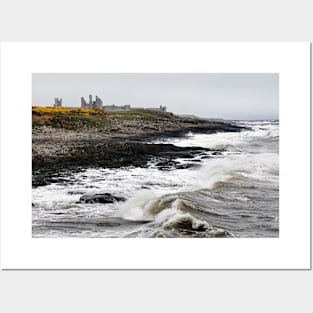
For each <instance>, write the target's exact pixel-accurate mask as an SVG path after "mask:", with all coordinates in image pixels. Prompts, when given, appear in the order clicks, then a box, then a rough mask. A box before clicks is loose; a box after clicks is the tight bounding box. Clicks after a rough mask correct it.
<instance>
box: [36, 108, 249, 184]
mask: <svg viewBox="0 0 313 313" xmlns="http://www.w3.org/2000/svg"><path fill="white" fill-rule="evenodd" d="M150 113H151V112H150ZM151 114H152V113H151ZM152 116H153V119H149V120H144V119H142V118H140V115H138V116H137V117H136V119H134V120H127V119H119V120H117V119H115V120H113V122H111V123H110V125H109V127H105V128H103V127H80V128H79V127H78V128H76V129H75V130H73V129H68V128H66V125H62V124H61V125H60V127H58V128H53V127H51V126H49V125H48V126H47V125H43V126H40V127H33V131H32V174H33V175H32V184H33V187H37V186H42V185H46V184H49V183H51V182H58V181H60V180H61V181H62V178H61V177H62V174H65V173H67V175H68V172H69V171H77V170H81V169H83V168H87V167H104V168H105V167H107V168H119V167H122V166H135V167H138V166H139V167H144V166H146V164H147V162H148V161H149V160H151V159H152V158H158V159H159V160H160V161H161V162H160V167H166V166H168V165H169V164H172V165H173V164H174V165H175V166H176V168H179V166H180V165H179V164H175V161H174V160H173V159H175V158H177V157H184V158H192V157H193V156H194V155H196V154H201V153H203V152H205V151H207V149H204V148H201V147H193V148H191V147H184V148H183V147H176V146H174V145H170V144H154V143H151V141H153V140H160V139H165V138H170V137H182V136H185V135H186V134H188V133H189V132H193V133H207V134H208V133H216V132H239V131H241V130H243V129H245V128H244V127H240V126H237V125H234V124H231V123H229V122H224V121H213V120H212V121H209V120H204V119H194V118H186V117H178V116H175V115H172V114H158V113H153V114H152ZM76 123H77V121H76ZM79 123H80V121H79ZM78 126H79V125H78ZM101 126H102V125H101ZM217 153H218V151H217Z"/></svg>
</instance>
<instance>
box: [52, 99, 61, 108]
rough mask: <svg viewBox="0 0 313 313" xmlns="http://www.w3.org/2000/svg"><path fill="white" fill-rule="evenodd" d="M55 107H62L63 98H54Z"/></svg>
mask: <svg viewBox="0 0 313 313" xmlns="http://www.w3.org/2000/svg"><path fill="white" fill-rule="evenodd" d="M54 107H55V108H60V107H62V98H60V99H59V98H54Z"/></svg>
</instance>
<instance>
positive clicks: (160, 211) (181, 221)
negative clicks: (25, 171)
mask: <svg viewBox="0 0 313 313" xmlns="http://www.w3.org/2000/svg"><path fill="white" fill-rule="evenodd" d="M241 125H244V126H248V127H250V128H251V130H249V131H243V132H240V133H216V134H199V135H198V134H191V133H190V134H188V136H187V137H185V138H179V139H171V140H168V141H167V142H170V143H173V144H176V145H180V146H193V145H194V146H202V147H205V148H211V149H214V148H217V147H218V148H221V147H223V149H224V150H218V151H216V152H217V153H215V152H214V150H213V151H208V152H207V154H206V155H199V156H196V157H194V158H193V159H190V158H189V159H183V158H177V159H176V160H175V161H178V162H180V163H181V164H185V163H192V162H194V163H195V164H198V167H191V168H181V169H176V168H175V167H173V168H169V169H167V170H160V169H159V168H157V167H156V166H154V163H155V162H158V160H155V161H154V160H151V162H150V163H149V166H148V167H145V168H134V167H125V168H119V169H108V168H106V169H86V170H84V171H82V172H78V173H71V175H70V176H69V178H68V181H67V182H66V183H56V184H51V185H48V186H42V187H38V188H36V189H33V210H32V212H33V236H34V237H109V238H116V237H122V238H124V237H135V238H138V237H165V238H170V237H179V238H181V237H189V238H190V237H229V236H234V237H250V238H251V237H262V238H264V237H278V235H279V159H278V153H279V149H278V147H279V145H278V141H279V137H278V126H279V125H278V123H277V122H270V121H264V122H260V121H256V122H243V123H241ZM101 193H103V194H105V193H110V194H112V195H113V196H116V197H122V198H125V199H127V200H126V201H125V202H114V203H108V204H103V203H79V201H78V200H79V198H80V197H81V196H82V195H85V194H101ZM55 194H58V198H57V199H56V198H55Z"/></svg>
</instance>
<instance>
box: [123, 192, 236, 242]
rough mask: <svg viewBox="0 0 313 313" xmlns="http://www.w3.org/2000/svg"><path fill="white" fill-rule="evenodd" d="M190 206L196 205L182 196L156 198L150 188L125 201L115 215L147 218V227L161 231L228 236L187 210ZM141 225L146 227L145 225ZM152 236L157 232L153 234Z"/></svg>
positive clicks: (142, 219)
mask: <svg viewBox="0 0 313 313" xmlns="http://www.w3.org/2000/svg"><path fill="white" fill-rule="evenodd" d="M190 209H193V210H196V209H197V208H196V206H195V205H193V204H192V203H191V202H190V201H187V200H185V199H181V198H180V197H179V194H171V195H164V196H159V197H158V196H156V195H155V194H154V193H153V192H152V191H147V190H144V191H139V192H138V193H137V194H136V195H135V196H134V197H132V198H131V199H129V200H128V201H126V203H125V204H124V205H123V206H122V207H121V208H120V210H119V213H118V216H119V217H122V218H123V219H126V220H131V221H150V222H151V224H150V226H154V227H153V229H156V228H159V229H161V232H164V231H181V232H188V231H189V232H193V233H197V232H201V233H202V234H201V235H200V236H201V237H202V236H203V237H224V236H230V234H229V233H228V232H227V231H226V230H224V229H221V228H218V227H214V226H213V225H211V224H209V223H208V222H206V221H204V220H201V219H198V218H196V217H195V216H193V215H192V214H191V213H190V212H187V211H189V210H190ZM144 228H145V229H149V227H146V226H145V227H144ZM158 234H159V233H158ZM204 234H205V235H204ZM159 235H160V234H159ZM153 236H156V237H157V236H158V235H157V234H156V233H153ZM195 236H197V235H195Z"/></svg>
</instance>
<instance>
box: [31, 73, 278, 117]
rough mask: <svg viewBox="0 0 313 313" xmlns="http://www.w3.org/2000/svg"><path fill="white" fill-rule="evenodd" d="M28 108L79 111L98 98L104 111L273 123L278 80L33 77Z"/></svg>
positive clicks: (195, 76) (225, 76) (161, 76)
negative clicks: (159, 111)
mask: <svg viewBox="0 0 313 313" xmlns="http://www.w3.org/2000/svg"><path fill="white" fill-rule="evenodd" d="M32 87H33V88H32V89H33V90H32V92H33V105H34V106H52V105H53V103H54V97H61V98H63V106H65V107H79V106H80V98H81V97H84V98H85V99H88V95H89V94H92V95H93V96H96V95H97V96H99V97H100V98H101V99H102V101H103V104H104V105H110V104H115V105H123V104H130V105H131V106H133V107H158V106H159V105H165V106H167V111H169V112H173V113H176V114H194V115H197V116H200V117H209V118H225V119H278V107H279V75H278V74H275V73H269V74H267V73H265V74H263V73H261V74H227V73H226V74H214V73H208V74H207V73H204V74H172V73H169V74H167V73H164V74H163V73H160V74H159V73H149V74H145V73H134V74H125V73H124V74H117V73H114V74H50V73H45V74H39V73H38V74H33V86H32Z"/></svg>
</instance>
